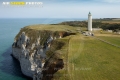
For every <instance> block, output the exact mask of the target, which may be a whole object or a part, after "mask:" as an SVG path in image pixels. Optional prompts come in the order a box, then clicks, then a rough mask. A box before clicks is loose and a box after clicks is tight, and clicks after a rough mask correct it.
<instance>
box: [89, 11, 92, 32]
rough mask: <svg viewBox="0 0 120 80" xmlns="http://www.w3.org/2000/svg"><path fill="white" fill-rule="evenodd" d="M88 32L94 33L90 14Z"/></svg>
mask: <svg viewBox="0 0 120 80" xmlns="http://www.w3.org/2000/svg"><path fill="white" fill-rule="evenodd" d="M88 31H92V15H91V13H90V12H89V14H88Z"/></svg>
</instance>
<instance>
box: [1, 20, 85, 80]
mask: <svg viewBox="0 0 120 80" xmlns="http://www.w3.org/2000/svg"><path fill="white" fill-rule="evenodd" d="M83 20H87V19H85V18H83V19H81V18H0V80H32V79H31V78H29V77H26V76H24V75H23V74H22V72H21V68H20V64H19V62H18V60H16V59H15V58H13V57H12V56H11V53H12V48H11V46H12V43H13V42H14V38H15V36H16V35H17V34H18V33H19V31H20V29H21V28H23V27H25V26H28V25H33V24H57V23H60V22H64V21H83Z"/></svg>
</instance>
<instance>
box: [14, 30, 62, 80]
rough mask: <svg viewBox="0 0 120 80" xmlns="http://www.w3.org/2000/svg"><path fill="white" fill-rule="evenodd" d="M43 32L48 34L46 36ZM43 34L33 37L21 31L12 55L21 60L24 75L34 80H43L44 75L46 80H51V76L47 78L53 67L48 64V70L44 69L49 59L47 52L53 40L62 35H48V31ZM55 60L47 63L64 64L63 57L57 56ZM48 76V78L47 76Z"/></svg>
mask: <svg viewBox="0 0 120 80" xmlns="http://www.w3.org/2000/svg"><path fill="white" fill-rule="evenodd" d="M33 34H34V33H33ZM43 34H47V35H45V36H44V35H43ZM41 35H42V37H41V36H40V35H37V37H34V36H32V37H31V36H29V35H27V34H26V33H25V32H23V31H22V32H19V35H18V36H17V38H15V41H14V43H13V45H12V55H13V56H14V57H15V58H16V59H18V61H19V62H20V66H21V71H22V73H23V74H24V75H26V76H29V77H32V78H33V80H43V79H42V78H43V76H44V80H51V78H49V79H47V78H48V77H49V76H47V75H46V73H47V74H49V73H50V74H51V72H49V70H51V67H50V68H49V67H48V66H46V67H48V71H47V70H46V71H43V70H44V67H45V63H46V60H48V57H47V55H46V52H47V51H48V50H49V49H50V48H51V42H52V41H53V40H56V39H57V38H62V37H61V35H54V36H53V34H49V35H48V33H42V34H41ZM33 39H34V40H33ZM41 42H42V43H41ZM49 60H50V59H49ZM54 61H56V62H54ZM54 61H53V62H52V63H49V61H47V63H46V65H49V66H51V65H52V66H53V65H54V63H55V65H54V66H55V67H56V66H57V65H58V64H59V65H58V66H60V64H62V65H63V60H62V59H58V58H56V60H54ZM57 63H58V64H57ZM58 66H57V68H58ZM61 67H62V66H61ZM52 69H53V68H52ZM56 71H57V70H54V71H53V72H52V74H53V73H55V72H56ZM43 73H44V74H43ZM46 76H47V78H45V77H46Z"/></svg>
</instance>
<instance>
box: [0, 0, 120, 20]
mask: <svg viewBox="0 0 120 80" xmlns="http://www.w3.org/2000/svg"><path fill="white" fill-rule="evenodd" d="M11 1H24V2H43V4H42V6H41V7H35V6H32V7H28V6H27V7H18V6H9V7H5V6H4V5H3V4H2V3H3V2H11ZM119 8H120V0H0V18H87V17H88V13H89V11H90V12H91V14H92V17H93V18H120V17H119V16H120V10H119Z"/></svg>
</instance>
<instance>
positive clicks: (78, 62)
mask: <svg viewBox="0 0 120 80" xmlns="http://www.w3.org/2000/svg"><path fill="white" fill-rule="evenodd" d="M111 39H112V37H111ZM68 55H69V58H68V60H69V63H68V65H69V71H68V74H69V80H119V79H120V68H119V67H120V63H119V61H120V49H119V48H117V47H114V46H111V45H109V44H106V43H103V42H101V41H99V40H97V39H95V38H92V37H85V36H83V35H77V36H72V37H71V39H70V43H69V54H68Z"/></svg>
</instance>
